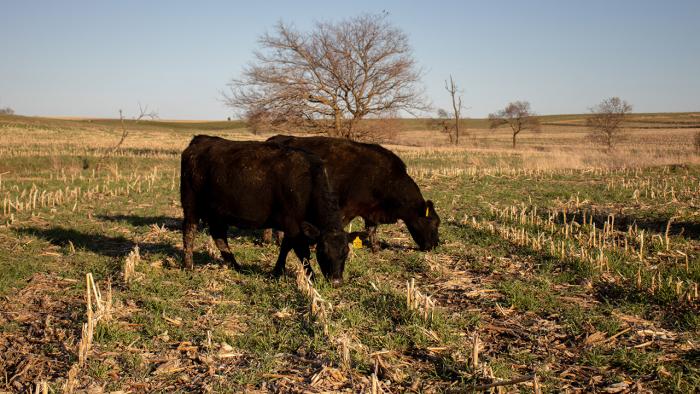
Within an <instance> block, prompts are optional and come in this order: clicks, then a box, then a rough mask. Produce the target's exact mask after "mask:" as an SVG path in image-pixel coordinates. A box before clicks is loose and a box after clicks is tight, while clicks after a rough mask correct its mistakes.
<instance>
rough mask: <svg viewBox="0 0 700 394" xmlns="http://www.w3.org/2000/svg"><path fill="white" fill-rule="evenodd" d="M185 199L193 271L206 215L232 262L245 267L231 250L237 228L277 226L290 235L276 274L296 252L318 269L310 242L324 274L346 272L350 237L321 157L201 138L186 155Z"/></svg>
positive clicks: (187, 259)
mask: <svg viewBox="0 0 700 394" xmlns="http://www.w3.org/2000/svg"><path fill="white" fill-rule="evenodd" d="M180 198H181V201H182V209H183V212H184V220H183V231H182V233H183V246H184V265H185V267H186V268H189V269H191V268H192V248H193V241H194V235H195V231H196V229H197V224H198V223H199V220H202V221H203V222H205V223H206V224H208V225H209V231H210V233H211V236H212V238H213V239H214V241H215V243H216V246H217V247H218V248H219V250H220V251H221V255H222V257H223V258H224V260H225V261H226V262H227V263H229V264H231V265H233V266H234V267H235V268H237V269H238V268H240V266H239V265H238V263H237V262H236V259H235V258H234V257H233V254H232V253H231V250H230V249H229V247H228V242H227V236H226V234H227V231H228V226H229V225H234V226H236V227H239V228H248V229H257V228H268V227H272V228H276V229H278V230H282V231H284V232H285V234H287V235H286V236H285V238H284V241H283V242H282V246H281V247H280V254H279V257H278V259H277V264H276V266H275V273H277V274H281V273H283V272H284V265H285V261H286V258H287V254H288V253H289V250H290V249H294V252H295V253H296V255H297V257H299V259H300V260H301V261H302V262H303V263H304V267H305V268H306V271H307V273H308V274H311V273H312V271H311V267H310V266H309V263H308V260H309V258H310V252H309V245H310V244H313V243H317V247H316V256H317V259H318V263H319V266H320V267H321V272H323V275H324V276H325V277H326V278H328V279H329V280H331V281H333V283H334V284H338V283H340V281H341V280H342V277H343V269H344V267H345V259H346V257H347V255H348V234H347V233H346V232H345V231H344V230H343V225H342V222H341V216H340V212H339V210H338V203H337V199H336V197H335V196H334V195H333V194H332V190H331V188H330V184H329V182H328V177H327V175H326V170H325V169H324V166H323V162H322V161H321V160H320V159H319V158H318V157H316V156H314V155H313V154H309V153H307V152H304V151H301V150H298V149H293V148H286V147H282V146H280V145H278V144H271V143H264V142H235V141H229V140H225V139H223V138H218V137H210V136H204V135H198V136H195V137H194V138H193V139H192V141H191V142H190V145H189V146H188V147H187V149H185V150H184V152H182V167H181V179H180Z"/></svg>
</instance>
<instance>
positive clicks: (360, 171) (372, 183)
mask: <svg viewBox="0 0 700 394" xmlns="http://www.w3.org/2000/svg"><path fill="white" fill-rule="evenodd" d="M267 141H268V142H275V143H278V144H280V145H282V146H288V147H292V148H299V149H304V150H306V151H309V152H311V153H313V154H315V155H317V156H319V157H320V158H321V159H323V160H324V164H325V166H326V169H327V170H328V177H329V178H330V182H331V187H332V188H333V190H334V191H335V192H336V194H337V196H338V205H339V207H340V210H341V213H342V217H343V224H344V225H347V224H348V223H350V221H352V219H354V218H355V217H357V216H361V217H362V218H363V219H364V221H365V225H366V227H367V230H368V232H369V239H370V244H371V246H372V250H373V251H376V250H378V249H379V241H378V239H377V235H376V231H377V225H378V224H381V223H395V222H396V221H397V220H398V219H401V220H403V221H404V223H406V227H408V231H409V232H410V233H411V236H412V237H413V240H414V241H416V244H418V247H419V248H420V249H421V250H430V249H433V248H435V247H436V246H437V245H438V242H439V238H438V226H439V225H440V217H439V216H438V214H437V212H435V207H434V206H433V202H432V201H430V200H428V201H426V200H424V199H423V196H422V195H421V192H420V189H419V188H418V185H416V183H415V182H414V181H413V179H411V177H410V176H409V175H408V173H406V164H404V162H403V161H402V160H401V159H400V158H399V157H398V156H396V155H395V154H394V153H393V152H391V151H390V150H388V149H385V148H383V147H381V146H379V145H377V144H365V143H359V142H354V141H349V140H344V139H338V138H327V137H303V138H302V137H292V136H285V135H276V136H274V137H271V138H269V139H268V140H267Z"/></svg>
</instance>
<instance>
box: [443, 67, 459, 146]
mask: <svg viewBox="0 0 700 394" xmlns="http://www.w3.org/2000/svg"><path fill="white" fill-rule="evenodd" d="M445 90H447V92H448V93H449V94H450V96H451V97H452V110H453V112H452V117H453V118H454V120H455V123H454V131H455V138H454V144H455V145H459V120H460V117H461V115H462V109H463V107H462V96H461V95H460V93H462V91H461V90H460V89H459V87H458V86H457V84H456V83H455V81H454V79H452V75H450V83H449V84H448V83H447V80H445ZM450 142H452V136H451V135H450Z"/></svg>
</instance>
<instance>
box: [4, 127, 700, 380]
mask: <svg viewBox="0 0 700 394" xmlns="http://www.w3.org/2000/svg"><path fill="white" fill-rule="evenodd" d="M697 121H698V117H697V116H696V114H680V115H679V114H674V115H664V114H649V115H643V116H639V117H638V118H636V119H635V122H636V123H635V127H637V128H636V129H634V130H633V131H631V136H632V137H634V138H631V139H630V140H628V141H627V142H626V143H625V144H624V145H622V146H620V147H619V149H618V150H616V151H615V152H612V153H611V154H608V153H607V152H604V151H602V150H599V149H597V148H595V147H592V146H591V145H590V144H588V142H587V140H586V132H585V129H582V128H581V127H580V126H578V125H579V124H581V122H582V118H581V117H580V116H573V115H571V116H568V115H567V116H559V117H551V118H550V119H548V120H546V121H545V122H543V123H544V128H543V131H542V132H541V133H539V134H523V136H522V137H521V138H520V139H519V146H520V147H519V148H518V149H516V150H512V149H510V148H509V147H508V146H509V143H510V142H509V141H510V140H509V138H510V136H509V135H508V134H507V133H506V132H505V131H504V130H498V131H497V132H496V133H493V132H491V131H489V130H487V129H484V128H483V127H485V126H484V124H483V122H480V121H477V120H473V121H472V120H470V121H468V122H466V124H467V125H469V127H471V128H472V130H469V131H470V132H471V136H470V138H465V140H464V145H463V146H460V147H452V146H448V145H447V144H446V143H443V142H442V141H446V137H445V136H444V135H440V134H438V133H437V132H434V131H421V130H424V124H423V123H421V122H419V121H413V122H412V121H402V124H403V125H402V127H401V130H399V131H398V132H397V133H396V138H397V139H396V141H395V143H394V144H391V145H387V146H388V147H389V148H390V149H392V150H394V151H396V152H398V154H399V155H400V156H401V157H402V158H403V159H404V160H405V162H406V163H407V165H408V169H409V172H410V174H411V175H412V176H413V177H414V178H415V179H416V181H417V182H418V183H419V185H420V187H421V189H422V191H423V193H424V195H425V196H426V197H427V198H431V199H433V200H434V201H435V202H436V206H437V210H438V212H439V213H440V215H441V217H442V219H443V224H442V226H441V240H442V244H441V246H440V247H439V248H438V249H437V250H435V251H432V252H428V253H423V252H419V251H416V250H413V249H412V247H413V243H412V241H411V239H410V236H409V235H408V233H407V231H406V230H405V228H404V227H403V226H402V225H396V226H382V227H380V231H381V238H382V239H383V240H384V241H385V242H386V244H385V248H384V249H383V250H381V251H380V252H378V253H376V254H372V253H370V251H369V250H367V249H353V253H352V256H351V257H350V258H349V260H348V263H347V265H346V278H347V281H346V283H345V285H344V286H342V288H339V289H335V288H333V287H331V286H330V285H328V284H327V283H325V281H323V280H322V279H319V280H318V281H317V282H315V283H314V284H313V287H309V286H308V282H307V281H306V280H305V279H306V278H305V276H304V274H303V272H302V270H301V268H300V267H298V265H293V266H294V267H296V272H297V273H300V275H299V276H298V278H297V279H298V283H297V281H295V278H286V279H282V280H279V281H278V280H275V279H272V278H269V277H268V276H267V274H266V272H267V271H268V270H271V269H272V266H273V265H274V258H275V256H276V254H277V247H276V246H272V245H259V244H258V243H257V236H256V235H255V234H249V233H244V232H233V233H232V234H231V238H230V241H231V244H232V248H233V250H234V253H236V255H237V257H240V261H242V262H243V263H244V270H243V272H233V271H232V270H230V269H227V268H226V267H224V266H222V265H221V261H220V259H219V254H218V252H217V251H216V250H212V248H211V245H210V243H209V238H208V236H207V234H206V233H200V234H199V235H198V239H197V244H198V245H199V246H200V248H199V249H198V250H197V251H196V253H195V261H196V263H197V264H196V269H195V270H194V271H192V272H183V271H181V270H180V269H179V264H180V254H181V247H182V245H181V234H180V232H179V223H180V217H181V209H180V207H179V203H178V200H179V198H178V192H177V190H178V188H177V184H178V179H177V178H178V173H179V172H178V163H179V153H180V151H181V149H183V148H184V147H185V146H186V144H187V143H188V142H189V140H190V138H191V136H192V135H194V134H198V133H207V134H216V135H221V136H224V137H227V138H231V139H238V140H241V139H263V138H265V137H266V136H265V135H263V136H254V135H251V134H249V133H248V132H247V131H246V130H245V129H241V128H239V127H230V128H229V127H227V126H229V125H228V124H225V122H219V123H223V124H215V125H202V124H201V123H187V122H161V123H159V124H157V123H153V122H151V123H148V124H145V125H138V126H137V125H133V130H132V133H131V134H130V136H129V137H128V138H127V140H126V143H125V144H124V145H123V146H122V148H121V149H120V150H119V151H117V152H115V154H113V155H110V156H108V157H107V159H106V160H105V162H104V165H103V166H102V167H101V168H100V169H96V168H94V166H95V163H96V158H99V157H100V156H101V155H102V154H104V152H105V151H107V150H109V149H110V148H111V147H112V146H113V145H114V144H115V143H116V142H117V141H118V140H119V136H120V132H119V130H118V129H116V128H115V127H116V124H113V123H111V122H110V121H109V120H95V121H87V120H54V119H52V120H45V119H34V118H21V117H9V118H7V117H2V118H0V174H2V175H0V177H1V178H0V179H1V181H0V199H1V200H3V204H4V205H3V211H0V294H1V295H2V298H1V299H0V370H4V371H6V372H7V373H6V375H7V376H6V377H3V376H0V391H1V390H12V391H23V390H31V389H34V388H35V387H40V388H42V389H43V382H48V389H49V390H53V391H60V389H61V386H62V385H63V384H64V383H66V382H67V381H68V380H67V379H66V376H68V375H69V374H71V373H72V374H73V375H74V376H72V377H73V378H74V380H72V382H73V383H74V385H75V388H76V390H93V391H95V390H98V389H99V390H104V391H117V390H123V391H126V392H129V391H131V392H146V391H161V392H172V391H178V390H179V391H198V392H206V391H210V392H212V391H213V392H241V391H246V392H270V391H275V392H324V391H325V392H331V391H335V392H337V391H345V392H372V391H373V390H376V392H382V391H383V392H409V391H413V392H449V391H450V390H454V391H465V390H469V389H471V388H475V387H479V388H484V389H486V388H487V387H495V386H497V385H498V384H501V383H509V384H510V385H509V386H507V388H505V389H506V390H510V391H516V390H524V391H538V390H542V392H546V391H556V390H571V391H607V392H616V391H615V390H618V391H620V392H621V391H624V390H636V391H642V392H643V390H648V389H651V390H654V391H669V392H671V391H674V392H694V391H696V390H697V389H698V388H700V371H699V370H698V367H697V362H696V360H697V354H698V352H700V337H699V336H698V333H700V319H698V317H697V316H698V309H697V308H698V295H697V294H696V292H697V290H696V288H697V284H698V283H700V269H699V268H698V267H700V253H699V251H700V241H699V239H700V235H699V234H700V216H699V214H698V208H697V207H698V206H700V167H698V166H697V164H698V157H697V156H695V155H693V153H692V149H693V148H692V135H693V134H694V133H695V132H696V131H697V129H692V128H682V129H680V128H673V127H674V124H675V125H681V126H684V127H686V126H692V125H693V124H695V123H692V122H697ZM674 122H675V123H674ZM652 126H653V127H664V128H658V129H648V128H643V127H652ZM612 215H614V222H613V221H612V220H611V219H610V218H611V217H612ZM584 216H585V218H586V219H585V221H584V220H583V217H584ZM591 221H592V222H591ZM358 225H360V223H357V222H356V223H353V226H358ZM137 245H138V249H137V250H139V256H140V258H139V261H138V264H137V265H135V266H132V265H131V263H132V262H133V263H135V252H132V251H134V250H135V248H136V246H137ZM130 253H132V254H131V258H129V257H128V256H129V254H130ZM601 256H602V257H601ZM127 262H129V264H126V265H125V263H127ZM133 268H135V270H134V269H133ZM125 269H126V275H124V270H125ZM85 272H92V273H93V275H94V277H95V280H97V281H98V282H99V283H102V284H104V283H108V281H109V280H111V283H114V284H115V286H114V295H113V297H114V302H115V308H114V310H113V313H112V319H111V320H110V321H103V320H101V321H100V322H98V323H97V324H96V325H95V327H94V328H93V329H94V340H93V342H92V346H91V350H90V353H89V356H88V357H87V359H86V361H85V365H84V368H81V369H80V370H76V369H71V366H72V365H74V364H75V363H76V362H78V361H79V359H78V357H77V356H76V351H75V349H76V348H77V347H78V343H79V341H80V336H81V328H82V326H81V324H82V322H84V321H85V317H84V316H85V300H84V294H85V290H86V285H84V280H83V278H84V273H85ZM132 273H133V274H134V275H132ZM124 276H126V277H132V276H135V277H136V279H137V280H129V281H128V283H125V281H124ZM318 277H319V278H320V277H321V276H320V275H318ZM407 282H408V283H409V289H408V294H409V296H408V297H409V298H410V299H409V301H411V302H409V303H408V304H407V302H406V300H407V288H406V286H407V285H406V283H407ZM412 283H413V284H412ZM103 286H104V285H103ZM300 288H301V291H300ZM417 289H420V291H418V290H417ZM412 290H413V291H412ZM93 292H94V291H93ZM419 293H420V294H419ZM423 294H425V295H428V294H429V295H430V298H427V297H424V296H422V295H423ZM418 299H420V300H419V301H420V302H418V303H416V302H414V300H418ZM426 300H427V304H428V306H427V307H426ZM409 305H410V306H409ZM331 306H332V307H331ZM71 371H72V372H71ZM3 379H4V380H3Z"/></svg>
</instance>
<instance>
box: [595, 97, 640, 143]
mask: <svg viewBox="0 0 700 394" xmlns="http://www.w3.org/2000/svg"><path fill="white" fill-rule="evenodd" d="M590 111H591V115H590V116H589V117H588V118H587V119H586V126H588V127H589V128H590V129H591V138H592V139H593V140H594V141H595V142H598V143H600V144H603V145H605V146H607V148H608V150H610V149H612V148H613V146H614V145H615V144H617V143H618V142H620V141H621V140H622V139H623V138H624V129H623V128H622V124H623V122H624V121H625V118H626V117H627V115H628V114H629V113H630V112H632V106H631V105H630V104H628V103H627V101H624V100H621V99H620V98H619V97H610V98H608V99H605V100H603V101H601V102H600V104H598V105H596V106H595V107H592V108H591V109H590Z"/></svg>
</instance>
